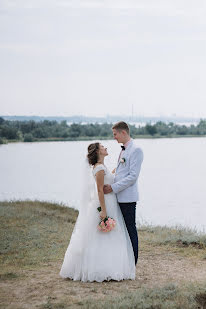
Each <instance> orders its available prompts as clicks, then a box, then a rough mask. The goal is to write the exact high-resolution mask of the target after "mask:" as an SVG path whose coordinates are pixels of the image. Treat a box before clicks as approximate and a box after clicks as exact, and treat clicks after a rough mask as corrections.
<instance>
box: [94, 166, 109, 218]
mask: <svg viewBox="0 0 206 309" xmlns="http://www.w3.org/2000/svg"><path fill="white" fill-rule="evenodd" d="M96 182H97V191H98V196H99V202H100V206H101V209H102V211H101V212H100V217H101V219H104V218H105V217H106V216H107V211H106V206H105V200H104V191H103V187H104V171H103V170H101V171H99V172H97V173H96Z"/></svg>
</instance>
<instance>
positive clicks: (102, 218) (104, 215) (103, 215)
mask: <svg viewBox="0 0 206 309" xmlns="http://www.w3.org/2000/svg"><path fill="white" fill-rule="evenodd" d="M99 215H100V218H101V220H104V219H105V218H106V216H107V213H106V211H103V210H102V211H100V214H99Z"/></svg>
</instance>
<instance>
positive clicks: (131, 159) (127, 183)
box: [111, 140, 143, 203]
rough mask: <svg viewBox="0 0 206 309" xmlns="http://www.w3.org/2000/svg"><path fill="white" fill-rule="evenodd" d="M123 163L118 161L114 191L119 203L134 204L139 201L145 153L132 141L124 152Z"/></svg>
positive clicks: (113, 185)
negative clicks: (140, 176) (140, 179)
mask: <svg viewBox="0 0 206 309" xmlns="http://www.w3.org/2000/svg"><path fill="white" fill-rule="evenodd" d="M121 158H124V159H125V162H124V163H122V162H121V160H120V161H118V165H117V168H116V173H115V178H114V183H113V184H112V185H111V187H112V190H113V191H114V193H116V195H117V200H118V202H119V203H132V202H136V201H138V200H139V192H138V177H139V173H140V169H141V164H142V161H143V152H142V150H141V148H138V147H137V146H136V145H135V144H134V141H133V140H131V141H130V143H129V145H128V146H127V148H126V149H125V150H124V151H123V153H122V156H121Z"/></svg>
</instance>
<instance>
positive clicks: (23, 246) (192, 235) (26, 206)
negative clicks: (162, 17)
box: [0, 201, 206, 309]
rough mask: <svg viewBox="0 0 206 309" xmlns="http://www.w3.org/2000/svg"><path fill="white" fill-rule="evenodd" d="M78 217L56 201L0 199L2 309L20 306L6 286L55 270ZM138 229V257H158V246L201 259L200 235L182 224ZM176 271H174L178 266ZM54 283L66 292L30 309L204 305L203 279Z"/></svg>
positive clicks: (197, 308) (205, 245)
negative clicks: (187, 280) (149, 281)
mask: <svg viewBox="0 0 206 309" xmlns="http://www.w3.org/2000/svg"><path fill="white" fill-rule="evenodd" d="M77 215H78V212H77V211H75V210H74V209H71V208H69V207H65V206H64V205H59V204H55V203H53V204H52V203H46V202H39V201H13V202H0V235H1V236H0V237H1V239H0V244H1V245H0V266H1V272H0V283H1V285H2V287H3V285H5V286H6V288H5V291H6V292H5V293H8V303H7V296H4V306H3V307H2V308H15V309H16V308H18V309H19V308H21V307H18V306H16V305H14V306H13V307H12V306H10V302H9V297H10V296H9V294H10V291H9V288H7V284H9V285H10V286H12V284H13V289H15V287H16V286H18V285H20V286H21V283H22V280H30V274H31V271H32V270H34V272H35V274H37V275H36V276H37V278H38V271H39V272H41V269H44V268H45V267H48V265H50V266H49V267H50V268H48V269H52V267H53V269H54V273H55V272H58V271H59V265H60V264H61V263H62V258H63V256H64V253H65V250H66V248H67V246H68V242H69V239H70V236H71V233H72V231H73V228H74V223H75V222H76V218H77ZM138 231H139V239H140V244H141V255H144V254H146V253H147V252H149V254H150V253H152V254H154V255H155V254H156V253H158V254H157V256H158V257H159V258H160V259H161V250H162V253H163V256H164V257H165V255H164V254H165V252H172V254H177V255H178V258H179V256H180V255H182V256H187V258H188V259H190V260H191V259H193V260H195V262H196V261H197V262H198V263H200V262H201V261H203V260H204V259H206V235H204V234H198V233H197V232H195V231H192V230H189V229H186V228H183V227H182V228H180V227H178V228H168V227H160V226H157V227H152V226H140V227H139V228H138ZM172 256H173V255H172ZM174 258H175V256H174ZM174 269H175V268H174ZM175 271H177V272H178V269H175ZM188 271H190V270H189V269H188ZM45 276H46V272H45ZM33 280H34V279H33ZM59 280H60V279H59ZM205 280H206V278H205ZM58 284H62V285H61V287H60V286H59V288H58V289H59V290H58V291H61V289H62V288H65V290H66V292H65V294H62V296H61V297H59V298H58V293H57V295H56V296H55V295H52V296H51V295H50V296H49V295H48V294H47V295H48V297H47V299H46V300H45V299H44V300H42V303H41V304H38V305H35V308H39V309H64V308H65V309H66V308H85V309H86V308H88V309H98V308H103V309H104V308H111V309H113V308H114V309H115V308H116V309H117V308H118V309H132V308H137V309H139V308H140V309H206V281H205V283H204V284H203V283H198V282H196V283H195V284H194V283H193V284H191V282H186V283H185V282H184V283H183V284H182V285H177V284H174V283H171V284H164V281H163V282H158V281H157V282H153V286H152V287H151V286H150V285H148V286H147V285H146V284H141V282H140V283H139V282H138V279H137V281H135V282H133V281H129V282H128V283H127V282H126V283H125V282H124V283H121V282H120V283H115V282H109V283H102V284H101V283H100V284H98V283H96V284H91V283H90V284H85V283H74V282H73V281H71V280H68V281H67V280H65V281H64V280H62V281H61V280H60V281H59V282H58ZM127 284H128V285H127ZM112 289H113V290H112ZM80 290H81V292H80ZM54 291H55V282H54ZM87 291H88V295H89V296H88V295H87ZM45 293H47V292H45ZM80 293H82V294H80ZM85 295H87V297H85ZM17 303H18V302H17ZM24 305H25V306H27V304H24ZM19 306H20V305H19ZM25 306H23V308H24V307H25ZM27 307H28V306H27ZM32 308H33V307H32Z"/></svg>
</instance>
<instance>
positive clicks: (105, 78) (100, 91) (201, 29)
mask: <svg viewBox="0 0 206 309" xmlns="http://www.w3.org/2000/svg"><path fill="white" fill-rule="evenodd" d="M132 106H133V111H134V115H145V116H159V115H174V114H176V115H177V116H186V117H187V116H194V117H206V1H205V0H193V1H191V0H171V1H169V0H124V1H123V0H108V1H106V0H89V1H87V0H73V1H71V0H59V1H58V0H56V1H54V0H0V115H45V116H46V115H56V116H61V115H62V116H71V115H88V116H90V115H91V116H104V115H107V114H112V115H115V114H118V115H121V114H127V115H131V113H132Z"/></svg>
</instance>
